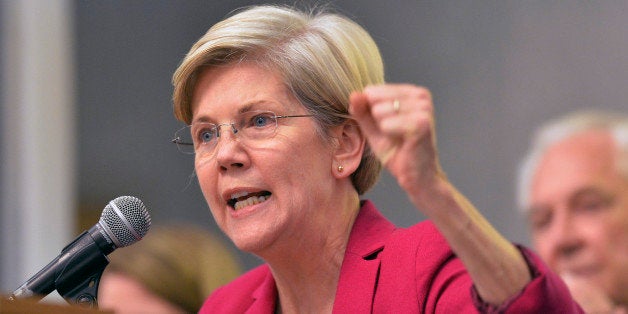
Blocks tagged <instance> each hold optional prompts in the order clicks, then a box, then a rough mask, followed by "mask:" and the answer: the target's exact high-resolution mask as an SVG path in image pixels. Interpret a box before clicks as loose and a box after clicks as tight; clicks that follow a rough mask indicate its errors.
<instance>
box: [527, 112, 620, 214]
mask: <svg viewBox="0 0 628 314" xmlns="http://www.w3.org/2000/svg"><path fill="white" fill-rule="evenodd" d="M594 130H600V131H607V132H609V133H610V134H611V136H612V138H613V140H614V141H615V143H616V144H617V147H618V150H619V154H620V155H619V158H618V159H617V160H618V163H617V165H616V167H617V169H618V170H619V172H620V173H621V174H622V175H623V176H624V177H626V178H628V116H626V115H621V114H615V113H611V112H603V111H596V110H582V111H576V112H573V113H571V114H568V115H566V116H563V117H560V118H558V119H554V120H551V121H549V122H547V123H546V124H545V125H543V126H542V127H541V128H540V129H538V130H537V132H536V134H535V136H534V138H533V141H532V145H531V148H530V150H529V151H528V153H527V154H526V156H525V157H524V159H523V160H522V162H521V163H520V165H519V173H518V180H517V184H518V186H517V201H518V206H519V209H520V210H522V211H525V210H526V208H527V207H528V206H529V198H530V188H531V184H532V178H533V176H534V172H535V169H536V168H537V167H538V164H539V162H540V160H541V158H542V157H543V155H544V154H545V151H546V150H547V149H548V148H549V147H551V146H553V145H554V144H556V143H558V142H560V141H562V140H565V139H567V138H569V137H571V136H574V135H577V134H579V133H582V132H586V131H594Z"/></svg>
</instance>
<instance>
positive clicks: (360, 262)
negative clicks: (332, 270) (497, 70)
mask: <svg viewBox="0 0 628 314" xmlns="http://www.w3.org/2000/svg"><path fill="white" fill-rule="evenodd" d="M394 229H395V226H394V225H393V224H392V223H391V222H390V221H388V220H387V219H386V218H384V216H382V215H381V214H380V213H379V212H378V211H377V210H376V209H375V206H374V205H373V204H372V203H371V202H370V201H364V203H363V205H362V208H361V209H360V213H359V214H358V217H357V218H356V221H355V223H354V225H353V229H352V230H351V234H350V236H349V243H348V244H347V249H346V252H345V257H344V260H343V262H342V266H341V269H340V278H339V280H338V288H337V290H336V298H335V300H334V310H333V312H334V313H370V312H372V307H373V299H374V297H375V292H376V290H377V279H378V276H379V268H380V263H381V260H380V256H379V253H380V252H381V251H382V250H383V249H384V243H385V241H386V239H387V238H388V237H389V236H390V235H391V234H392V232H393V231H394Z"/></svg>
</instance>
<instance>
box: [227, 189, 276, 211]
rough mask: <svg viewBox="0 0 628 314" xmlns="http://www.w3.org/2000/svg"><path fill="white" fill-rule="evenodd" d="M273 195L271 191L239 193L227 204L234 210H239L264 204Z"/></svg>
mask: <svg viewBox="0 0 628 314" xmlns="http://www.w3.org/2000/svg"><path fill="white" fill-rule="evenodd" d="M271 195H272V193H270V192H269V191H259V192H255V193H250V192H239V193H235V194H233V195H231V199H229V201H227V204H229V206H230V207H232V208H233V209H235V210H238V209H240V208H243V207H246V206H251V205H255V204H259V203H261V202H264V201H266V200H267V199H269V198H270V196H271Z"/></svg>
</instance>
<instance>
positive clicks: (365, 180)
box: [173, 6, 384, 194]
mask: <svg viewBox="0 0 628 314" xmlns="http://www.w3.org/2000/svg"><path fill="white" fill-rule="evenodd" d="M236 62H255V63H256V64H258V65H259V66H262V67H267V68H269V69H272V70H277V71H278V72H279V73H281V75H283V79H284V83H285V86H286V88H288V90H290V91H291V92H292V93H293V94H294V96H295V97H296V99H298V100H299V102H300V103H301V105H303V106H304V107H305V108H306V109H307V110H308V111H309V112H310V113H311V114H312V115H314V117H315V119H316V121H317V123H318V125H319V133H320V134H321V136H323V137H325V138H326V139H328V140H330V139H331V138H330V133H328V132H327V130H329V129H330V128H331V127H334V126H337V125H341V124H343V123H345V122H347V120H348V119H349V114H348V109H347V108H348V105H349V95H350V94H351V92H353V91H360V90H362V89H363V88H364V87H366V86H367V85H375V84H381V83H384V66H383V63H382V59H381V56H380V53H379V50H378V48H377V46H376V44H375V42H374V41H373V39H372V38H371V36H370V35H369V34H368V33H367V32H366V31H365V30H364V29H363V28H362V27H361V26H359V25H358V24H357V23H355V22H353V21H352V20H350V19H348V18H346V17H344V16H342V15H340V14H335V13H330V12H328V11H324V10H318V11H315V10H312V11H310V12H303V11H299V10H296V9H294V8H290V7H282V6H254V7H249V8H246V9H244V10H242V11H239V12H237V13H236V14H234V15H232V16H231V17H228V18H227V19H225V20H223V21H221V22H219V23H217V24H215V25H214V26H212V27H211V28H210V29H209V30H208V31H207V33H206V34H205V35H204V36H202V37H201V38H200V39H199V40H198V41H197V42H196V43H195V44H194V45H193V46H192V48H191V49H190V51H189V52H188V54H187V55H186V57H185V58H184V59H183V61H182V63H181V64H180V66H179V67H178V69H177V70H176V72H175V73H174V76H173V85H174V93H173V102H174V114H175V116H176V117H177V119H179V120H181V121H183V122H185V123H187V124H190V123H191V120H192V109H191V106H192V104H191V95H192V92H193V90H194V88H195V83H196V79H197V76H198V74H199V73H200V72H201V71H202V70H204V69H205V68H207V67H216V66H224V65H230V64H233V63H236ZM353 123H354V122H353ZM380 170H381V164H380V163H379V161H378V160H377V158H376V157H375V155H374V154H373V153H372V151H371V150H370V149H369V147H368V146H367V147H366V149H365V151H364V154H363V156H362V161H361V164H360V167H359V168H358V169H357V170H356V171H355V173H353V175H352V182H353V185H354V187H355V188H356V190H357V192H358V193H359V194H363V193H364V192H366V191H367V190H368V189H369V188H371V187H372V186H373V185H374V184H375V182H376V181H377V178H378V176H379V173H380Z"/></svg>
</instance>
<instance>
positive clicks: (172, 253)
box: [103, 224, 241, 313]
mask: <svg viewBox="0 0 628 314" xmlns="http://www.w3.org/2000/svg"><path fill="white" fill-rule="evenodd" d="M109 259H110V263H109V265H108V266H107V267H106V268H105V272H104V274H103V277H104V276H106V275H107V274H108V273H116V274H122V275H125V276H128V277H130V278H133V279H134V280H135V281H137V282H138V283H140V284H141V285H142V286H143V287H144V288H146V289H147V290H148V291H150V292H152V293H153V294H155V295H156V296H159V297H160V298H162V299H164V300H166V301H168V302H169V303H171V304H174V305H176V306H177V307H179V308H181V309H183V310H185V312H187V313H196V312H197V311H198V309H200V308H201V305H202V304H203V301H204V300H205V298H207V296H209V295H210V294H211V292H212V291H214V290H215V289H216V288H218V287H220V286H222V285H225V284H227V283H229V282H230V281H231V280H233V279H235V278H236V277H237V276H239V275H240V274H241V269H240V266H239V263H238V261H237V259H236V257H235V255H233V253H232V252H231V251H230V250H229V249H228V248H227V247H226V246H225V245H224V244H223V242H222V241H221V240H220V238H217V237H215V236H214V235H213V234H211V233H209V232H208V231H206V230H204V229H202V228H200V227H196V226H193V225H189V224H171V225H159V226H153V228H151V231H150V232H149V233H148V234H147V235H146V236H145V237H144V238H143V239H142V240H141V241H139V242H137V243H135V244H133V245H131V246H128V247H125V248H120V249H118V250H116V251H114V252H112V253H111V254H110V255H109Z"/></svg>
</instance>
